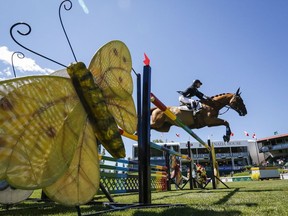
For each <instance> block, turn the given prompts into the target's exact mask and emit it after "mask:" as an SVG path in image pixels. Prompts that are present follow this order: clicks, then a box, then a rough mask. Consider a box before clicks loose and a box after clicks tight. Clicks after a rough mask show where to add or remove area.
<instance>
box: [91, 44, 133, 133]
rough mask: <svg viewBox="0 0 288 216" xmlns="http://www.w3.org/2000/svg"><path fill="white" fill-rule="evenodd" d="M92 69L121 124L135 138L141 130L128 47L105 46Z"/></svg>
mask: <svg viewBox="0 0 288 216" xmlns="http://www.w3.org/2000/svg"><path fill="white" fill-rule="evenodd" d="M88 69H89V70H90V71H91V72H92V74H93V76H94V77H95V82H96V84H97V85H98V86H99V87H100V89H101V90H102V92H103V95H104V97H105V100H106V103H107V105H108V109H109V111H110V112H111V114H112V115H113V117H114V118H115V120H116V122H117V124H118V125H119V126H120V127H121V128H122V129H123V130H125V131H127V132H128V133H131V134H133V133H134V132H135V131H136V127H137V114H136V108H135V104H134V101H133V98H132V93H133V81H132V76H131V69H132V59H131V55H130V52H129V49H128V48H127V46H126V45H125V44H124V43H123V42H121V41H117V40H115V41H111V42H109V43H107V44H105V45H104V46H103V47H101V48H100V49H99V50H98V51H97V52H96V54H95V55H94V57H93V58H92V60H91V62H90V65H89V67H88Z"/></svg>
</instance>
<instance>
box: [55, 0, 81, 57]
mask: <svg viewBox="0 0 288 216" xmlns="http://www.w3.org/2000/svg"><path fill="white" fill-rule="evenodd" d="M66 3H67V4H66ZM62 6H63V7H62ZM61 8H64V9H65V10H66V11H69V10H71V8H72V2H71V1H70V0H64V1H62V3H61V4H60V6H59V19H60V23H61V26H62V29H63V31H64V34H65V37H66V40H67V42H68V44H69V46H70V49H71V51H72V54H73V57H74V59H75V61H76V62H77V59H76V56H75V53H74V51H73V48H72V45H71V43H70V40H69V38H68V35H67V33H66V30H65V27H64V25H63V21H62V17H61Z"/></svg>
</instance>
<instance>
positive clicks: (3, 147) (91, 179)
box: [0, 40, 137, 206]
mask: <svg viewBox="0 0 288 216" xmlns="http://www.w3.org/2000/svg"><path fill="white" fill-rule="evenodd" d="M131 69H132V60H131V55H130V52H129V50H128V48H127V46H126V45H125V44H124V43H123V42H121V41H117V40H115V41H111V42H109V43H107V44H106V45H104V46H103V47H102V48H100V49H99V51H98V52H97V53H96V54H95V55H94V57H93V59H92V61H91V63H90V65H89V67H88V69H87V68H86V66H85V65H84V63H82V62H78V63H75V64H72V65H70V66H69V67H68V68H67V72H68V74H69V76H70V77H71V79H69V78H65V77H59V76H31V77H23V78H16V79H11V80H5V81H1V82H0V179H1V180H4V179H5V180H6V181H7V182H8V183H9V184H10V185H12V186H13V187H15V188H21V189H37V188H43V190H44V191H45V193H46V194H47V195H48V197H49V198H50V199H52V200H54V201H57V202H59V203H61V204H64V205H70V206H75V205H81V204H84V203H87V202H88V201H89V200H91V199H92V198H93V196H94V195H95V194H96V193H97V191H98V189H99V179H100V173H99V159H98V151H97V145H96V142H97V139H98V140H99V141H100V142H101V144H103V146H104V147H105V148H106V149H107V150H108V151H109V153H110V154H111V155H112V156H113V157H117V158H119V157H125V148H124V145H123V141H122V138H121V135H120V133H119V131H118V126H117V125H119V126H120V127H121V128H123V129H124V130H126V131H128V132H130V133H134V132H135V130H136V127H137V116H136V109H135V105H134V101H133V99H132V90H133V83H132V78H131ZM90 71H91V72H90Z"/></svg>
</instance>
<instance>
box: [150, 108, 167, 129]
mask: <svg viewBox="0 0 288 216" xmlns="http://www.w3.org/2000/svg"><path fill="white" fill-rule="evenodd" d="M170 127H171V123H169V122H167V121H166V116H165V114H164V113H163V112H162V111H160V112H157V111H154V112H153V113H152V116H151V121H150V128H151V129H154V130H157V131H159V132H168V131H169V130H170Z"/></svg>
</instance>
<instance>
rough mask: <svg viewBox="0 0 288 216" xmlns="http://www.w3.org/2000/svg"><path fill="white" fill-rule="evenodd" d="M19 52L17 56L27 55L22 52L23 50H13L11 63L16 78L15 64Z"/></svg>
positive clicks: (20, 57) (21, 57)
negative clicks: (15, 57)
mask: <svg viewBox="0 0 288 216" xmlns="http://www.w3.org/2000/svg"><path fill="white" fill-rule="evenodd" d="M16 54H17V57H18V58H19V59H23V58H24V57H25V55H24V54H23V53H22V52H19V51H16V52H13V54H12V56H11V65H12V70H13V73H14V77H15V78H16V77H17V76H16V72H15V66H14V56H15V55H16Z"/></svg>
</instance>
